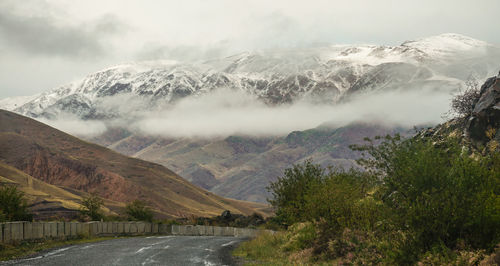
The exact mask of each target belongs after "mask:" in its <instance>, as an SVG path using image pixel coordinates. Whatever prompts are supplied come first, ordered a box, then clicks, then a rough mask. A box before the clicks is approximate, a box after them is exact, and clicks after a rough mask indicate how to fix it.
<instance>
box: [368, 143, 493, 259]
mask: <svg viewBox="0 0 500 266" xmlns="http://www.w3.org/2000/svg"><path fill="white" fill-rule="evenodd" d="M364 150H366V151H368V152H369V154H370V155H371V156H372V159H371V160H367V161H365V165H366V166H368V167H371V168H372V169H375V170H376V171H374V172H377V173H378V174H379V175H380V177H381V178H382V180H383V183H382V185H381V186H380V188H379V192H378V195H379V197H380V199H381V200H382V201H383V202H384V204H385V205H386V206H387V207H388V208H389V209H390V210H391V212H392V213H393V216H392V217H391V219H392V222H393V223H394V225H395V226H396V227H397V228H398V229H399V230H403V231H407V232H408V234H407V237H408V239H407V242H409V243H411V246H412V248H411V250H410V252H415V253H416V254H420V253H422V252H425V251H428V250H430V249H432V248H433V247H435V246H436V245H441V244H442V245H444V246H445V247H447V248H454V247H456V245H457V243H458V242H459V241H465V244H466V245H468V246H471V247H473V248H489V249H491V248H492V247H493V245H495V244H496V242H497V241H499V240H500V238H499V233H500V219H498V213H499V212H500V208H499V206H498V204H497V201H498V194H496V192H495V190H496V189H498V181H497V180H498V178H499V177H498V176H499V175H500V172H499V171H496V170H494V169H492V168H491V167H490V166H491V164H492V161H491V159H490V158H484V159H481V160H476V159H473V158H471V157H470V156H469V155H467V154H466V153H464V152H463V151H462V148H461V147H460V146H459V145H458V144H457V142H456V141H454V140H446V141H443V142H441V143H431V142H430V141H425V140H418V139H409V140H401V139H400V138H399V137H395V138H393V137H386V141H384V142H383V143H382V144H381V145H380V146H378V147H374V146H369V147H365V149H364ZM405 256H410V254H405ZM413 257H414V256H413Z"/></svg>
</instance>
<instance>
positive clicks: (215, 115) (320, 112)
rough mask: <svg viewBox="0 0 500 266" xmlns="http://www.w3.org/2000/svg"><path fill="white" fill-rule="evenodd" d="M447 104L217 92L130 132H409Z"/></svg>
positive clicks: (428, 96)
mask: <svg viewBox="0 0 500 266" xmlns="http://www.w3.org/2000/svg"><path fill="white" fill-rule="evenodd" d="M449 99H450V95H449V94H448V93H445V92H428V93H422V91H407V92H387V93H383V94H372V95H363V96H362V97H359V98H355V99H353V100H352V101H350V102H348V103H344V104H338V105H326V104H325V105H317V104H311V103H308V102H299V103H296V104H293V105H289V106H280V107H270V106H266V105H264V104H262V103H261V102H260V101H258V100H256V99H255V98H253V97H251V96H249V95H246V94H244V93H242V92H235V91H224V90H222V91H218V92H216V93H214V94H208V95H204V96H201V97H198V98H189V99H185V100H183V101H181V102H179V103H178V104H177V105H175V106H174V107H173V108H172V109H170V110H167V111H163V112H159V113H156V112H155V113H148V114H144V115H143V116H142V117H140V118H138V120H136V121H135V122H134V123H132V124H131V126H130V127H131V129H132V130H134V131H140V132H142V133H143V134H151V135H161V136H165V137H219V136H222V137H224V136H229V135H252V136H269V135H286V134H288V133H290V132H291V131H294V130H306V129H310V128H314V127H317V126H319V125H322V124H325V123H328V124H332V125H335V126H343V125H346V124H349V123H352V122H362V121H364V122H383V123H386V124H392V125H398V126H404V127H412V126H415V125H422V124H437V123H439V122H442V118H441V115H442V114H444V113H445V112H446V111H447V110H448V109H449Z"/></svg>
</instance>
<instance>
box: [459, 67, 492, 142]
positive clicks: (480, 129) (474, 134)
mask: <svg viewBox="0 0 500 266" xmlns="http://www.w3.org/2000/svg"><path fill="white" fill-rule="evenodd" d="M499 129H500V73H499V74H498V76H496V77H492V78H489V79H488V80H487V81H486V82H485V83H484V85H483V86H482V87H481V92H480V98H479V100H478V101H477V103H476V104H475V106H474V111H473V113H472V115H471V116H470V118H469V121H468V123H467V126H466V128H465V130H466V131H465V133H466V135H467V136H469V137H470V139H471V141H473V142H474V143H476V144H479V145H485V144H488V143H490V142H492V141H496V142H498V141H499V140H500V130H499Z"/></svg>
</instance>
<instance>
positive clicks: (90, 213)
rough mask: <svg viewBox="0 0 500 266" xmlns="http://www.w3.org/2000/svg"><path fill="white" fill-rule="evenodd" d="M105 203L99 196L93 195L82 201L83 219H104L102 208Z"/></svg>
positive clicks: (81, 211) (81, 212)
mask: <svg viewBox="0 0 500 266" xmlns="http://www.w3.org/2000/svg"><path fill="white" fill-rule="evenodd" d="M103 204H104V201H103V200H102V199H101V198H99V197H98V196H97V195H93V194H91V195H90V196H88V197H86V198H84V199H83V200H82V207H81V208H80V214H81V215H82V216H83V217H89V218H90V219H91V220H92V221H99V220H101V219H103V218H104V215H103V214H102V210H101V207H102V205H103Z"/></svg>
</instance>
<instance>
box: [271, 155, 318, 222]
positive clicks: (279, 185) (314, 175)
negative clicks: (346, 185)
mask: <svg viewBox="0 0 500 266" xmlns="http://www.w3.org/2000/svg"><path fill="white" fill-rule="evenodd" d="M325 178H326V175H325V170H324V169H323V168H322V167H321V166H320V165H315V164H313V163H312V162H311V161H306V162H304V163H303V164H298V165H294V166H293V167H292V168H288V169H286V170H285V173H284V176H282V177H279V178H278V180H277V181H276V182H273V183H271V185H270V186H269V187H268V190H269V191H270V192H271V194H272V195H273V198H272V199H270V200H269V203H271V205H272V206H273V207H274V208H275V209H276V221H277V222H279V223H281V224H283V225H285V226H289V225H292V224H294V223H297V222H303V221H306V220H307V218H308V216H309V215H308V213H307V210H306V204H307V203H306V202H307V197H308V195H307V194H308V193H310V191H311V187H313V186H317V185H318V184H321V183H322V182H323V181H324V179H325Z"/></svg>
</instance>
